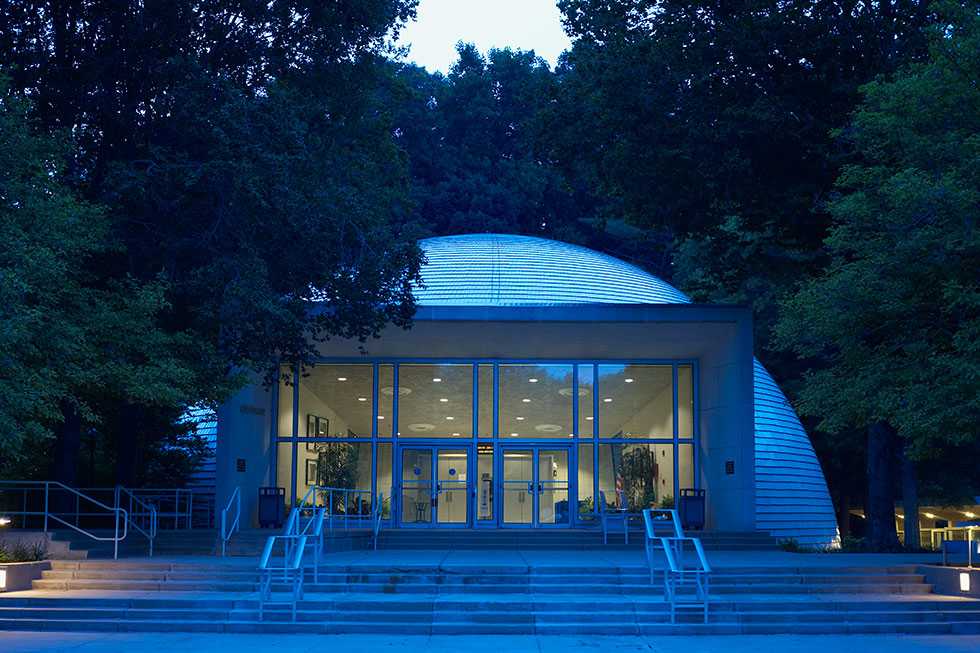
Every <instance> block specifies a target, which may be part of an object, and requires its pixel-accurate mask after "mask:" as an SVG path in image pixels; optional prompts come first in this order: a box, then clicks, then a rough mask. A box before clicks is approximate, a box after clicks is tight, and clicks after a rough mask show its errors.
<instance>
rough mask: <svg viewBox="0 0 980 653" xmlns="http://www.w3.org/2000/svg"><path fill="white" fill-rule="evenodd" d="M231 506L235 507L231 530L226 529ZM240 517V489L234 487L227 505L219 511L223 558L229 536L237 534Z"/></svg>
mask: <svg viewBox="0 0 980 653" xmlns="http://www.w3.org/2000/svg"><path fill="white" fill-rule="evenodd" d="M232 506H234V507H235V518H234V519H233V520H232V523H231V528H230V529H229V527H228V511H230V510H231V508H232ZM241 517H242V488H241V487H237V486H236V487H235V491H234V492H232V493H231V497H229V499H228V504H227V505H226V506H225V507H224V509H223V510H222V511H221V557H222V558H223V557H225V548H226V546H227V544H228V541H229V540H230V539H231V536H232V535H234V534H235V533H237V532H238V531H239V530H240V529H241V527H240V521H241Z"/></svg>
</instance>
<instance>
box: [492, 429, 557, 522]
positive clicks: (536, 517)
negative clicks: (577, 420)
mask: <svg viewBox="0 0 980 653" xmlns="http://www.w3.org/2000/svg"><path fill="white" fill-rule="evenodd" d="M501 453H502V455H503V469H502V472H503V479H502V481H501V485H502V490H503V515H502V517H501V524H502V525H503V526H508V527H538V526H540V527H549V526H550V527H563V526H569V525H570V524H571V510H570V507H569V498H570V497H569V487H568V469H569V461H570V458H571V449H570V448H568V447H555V446H551V445H548V446H539V447H536V446H525V447H502V450H501Z"/></svg>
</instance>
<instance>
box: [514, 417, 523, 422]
mask: <svg viewBox="0 0 980 653" xmlns="http://www.w3.org/2000/svg"><path fill="white" fill-rule="evenodd" d="M514 419H516V420H517V421H518V422H523V421H524V418H523V417H515V418H514Z"/></svg>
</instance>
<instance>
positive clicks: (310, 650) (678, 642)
mask: <svg viewBox="0 0 980 653" xmlns="http://www.w3.org/2000/svg"><path fill="white" fill-rule="evenodd" d="M0 650H2V651H3V652H4V653H119V652H120V651H129V652H133V653H136V652H143V651H145V652H147V653H156V652H158V651H159V652H163V651H166V652H167V653H182V652H183V651H193V652H194V653H209V652H210V651H234V652H235V653H267V652H268V651H270V650H272V651H275V653H324V652H329V653H375V652H381V653H385V652H389V651H390V652H392V653H394V652H396V651H397V652H399V653H402V652H404V653H410V652H411V653H414V652H416V651H425V652H426V653H484V652H487V653H524V652H529V653H530V652H534V653H577V652H579V651H591V652H595V651H602V652H603V653H614V652H615V653H629V652H632V651H646V652H648V653H675V652H676V653H721V652H724V653H765V652H766V651H782V652H783V653H848V652H854V651H860V652H861V653H940V652H943V653H945V652H949V653H968V652H969V653H974V652H975V651H978V650H980V635H977V636H974V635H952V636H950V635H827V636H824V635H809V636H799V635H766V636H747V635H732V636H722V637H711V636H699V637H684V636H670V637H664V636H648V637H603V636H589V637H572V636H568V637H563V636H547V637H542V636H533V635H528V636H493V635H488V636H465V635H457V636H436V637H425V636H411V635H408V636H399V637H385V636H374V635H203V634H202V635H198V634H167V633H162V634H161V633H153V634H142V633H58V632H47V633H11V632H7V633H3V632H0Z"/></svg>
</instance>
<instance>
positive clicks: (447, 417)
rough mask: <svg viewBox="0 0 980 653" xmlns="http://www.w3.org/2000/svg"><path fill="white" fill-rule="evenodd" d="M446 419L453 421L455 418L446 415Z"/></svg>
mask: <svg viewBox="0 0 980 653" xmlns="http://www.w3.org/2000/svg"><path fill="white" fill-rule="evenodd" d="M446 419H447V420H449V421H450V422H451V421H453V420H454V419H456V418H455V417H453V416H452V415H446Z"/></svg>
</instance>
